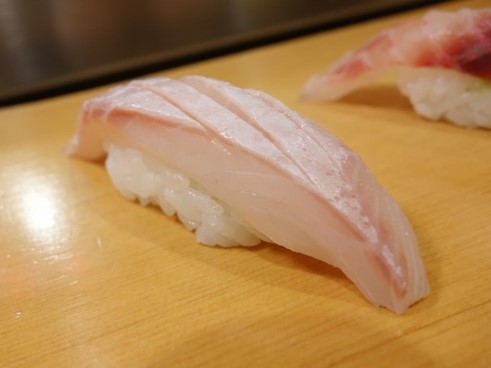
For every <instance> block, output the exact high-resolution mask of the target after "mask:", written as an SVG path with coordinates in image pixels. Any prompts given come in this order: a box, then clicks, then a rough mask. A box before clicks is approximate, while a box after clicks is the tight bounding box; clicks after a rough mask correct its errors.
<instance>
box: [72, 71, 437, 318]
mask: <svg viewBox="0 0 491 368" xmlns="http://www.w3.org/2000/svg"><path fill="white" fill-rule="evenodd" d="M66 153H67V154H69V155H73V156H77V157H80V158H83V159H88V160H96V159H101V158H104V157H106V168H107V171H108V173H109V176H110V178H111V180H112V182H113V183H114V185H115V187H116V188H117V189H118V190H119V191H120V192H121V194H122V195H123V196H124V197H126V198H128V199H130V200H136V199H138V200H139V201H140V202H141V203H142V204H143V205H147V204H153V205H156V206H159V207H160V208H161V209H162V210H163V212H164V213H165V214H167V215H168V216H174V215H175V216H177V218H178V219H179V220H180V221H181V222H182V223H183V224H184V225H185V227H186V228H187V229H189V230H191V231H195V235H196V239H197V241H198V242H200V243H203V244H208V245H220V246H234V245H246V246H253V245H256V244H259V243H260V242H262V241H265V242H270V243H276V244H279V245H281V246H284V247H286V248H288V249H290V250H292V251H294V252H299V253H303V254H306V255H308V256H311V257H314V258H317V259H320V260H322V261H324V262H327V263H329V264H331V265H333V266H335V267H339V268H340V269H341V270H342V271H343V272H344V273H345V274H346V275H347V276H348V277H349V278H350V279H351V280H352V281H353V282H354V283H355V284H356V285H357V286H358V288H359V289H360V291H361V292H362V293H363V294H364V295H365V296H366V298H367V299H368V300H369V301H370V302H372V303H373V304H375V305H377V306H383V307H386V308H388V309H390V310H392V311H394V312H395V313H403V312H404V311H405V310H406V309H407V308H408V307H409V306H410V305H411V304H413V303H415V302H417V301H418V300H420V299H421V298H423V297H425V296H426V295H427V294H428V292H429V287H428V282H427V278H426V274H425V270H424V266H423V263H422V260H421V256H420V253H419V247H418V242H417V239H416V236H415V234H414V231H413V229H412V228H411V225H410V224H409V222H408V220H407V218H406V216H405V215H404V213H403V212H402V210H401V209H400V207H399V206H398V205H397V203H396V202H395V201H394V199H393V198H392V197H391V196H390V195H389V194H388V193H387V192H386V191H385V190H384V189H383V188H382V187H381V186H380V185H379V184H378V183H377V182H376V180H375V178H374V177H373V175H372V174H371V173H370V172H369V170H368V169H367V167H366V166H365V164H364V163H363V162H362V160H361V158H360V157H359V156H358V155H357V154H356V153H354V152H353V151H352V150H350V149H349V148H348V147H346V146H345V145H344V144H343V143H342V142H341V140H340V139H339V138H337V137H335V136H333V135H332V134H330V133H328V132H327V131H325V130H324V129H322V128H320V127H319V126H317V125H314V124H313V123H311V122H309V121H308V120H307V119H305V118H304V117H302V116H301V115H299V114H297V113H296V112H294V111H292V110H290V109H289V108H287V107H286V106H285V105H284V104H283V103H281V102H280V101H278V100H276V99H275V98H273V97H271V96H269V95H267V94H265V93H263V92H260V91H256V90H249V89H241V88H239V87H235V86H233V85H231V84H229V83H227V82H223V81H218V80H214V79H210V78H206V77H200V76H188V77H184V78H181V79H168V78H151V79H143V80H136V81H132V82H130V83H128V84H125V85H121V86H118V87H115V88H114V89H111V90H109V91H108V92H106V93H104V94H102V95H100V96H97V97H94V98H92V99H90V100H88V101H86V102H85V103H84V105H83V107H82V109H81V113H80V117H79V121H78V125H77V128H76V132H75V134H74V136H73V138H72V140H71V141H70V143H69V144H68V145H67V147H66Z"/></svg>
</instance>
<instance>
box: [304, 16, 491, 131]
mask: <svg viewBox="0 0 491 368" xmlns="http://www.w3.org/2000/svg"><path fill="white" fill-rule="evenodd" d="M392 68H398V81H397V84H398V86H399V89H400V90H401V92H402V93H403V94H404V95H406V96H407V97H408V98H409V99H410V101H411V103H412V105H413V107H414V109H415V110H416V112H417V113H419V114H420V115H422V116H424V117H426V118H428V119H432V120H437V119H446V120H449V121H451V122H453V123H455V124H458V125H462V126H468V127H484V128H491V103H490V101H491V9H483V10H472V9H461V10H459V11H455V12H443V11H430V12H428V13H427V14H426V15H425V16H424V17H422V18H419V19H411V20H409V21H406V22H404V23H401V24H398V25H396V26H393V27H391V28H388V29H386V30H384V31H383V32H381V33H379V34H377V35H376V36H375V37H373V38H372V39H371V40H369V41H368V42H367V43H366V44H365V45H363V46H362V47H361V48H359V49H358V50H356V51H353V52H351V53H349V54H347V55H346V56H345V57H344V58H342V59H341V60H339V61H338V62H337V63H335V64H334V65H332V66H330V67H329V68H328V69H326V70H325V71H324V72H322V73H321V74H319V75H316V76H314V77H312V78H311V79H310V80H309V81H308V82H307V83H306V84H305V85H304V87H303V90H302V98H303V99H304V100H308V101H332V100H336V99H338V98H341V97H343V96H344V95H346V94H348V93H350V92H352V91H354V90H356V89H358V88H361V87H364V86H366V85H368V84H370V83H371V82H373V81H374V80H375V79H377V78H378V77H380V76H381V75H382V74H384V73H385V72H387V71H389V70H390V69H392Z"/></svg>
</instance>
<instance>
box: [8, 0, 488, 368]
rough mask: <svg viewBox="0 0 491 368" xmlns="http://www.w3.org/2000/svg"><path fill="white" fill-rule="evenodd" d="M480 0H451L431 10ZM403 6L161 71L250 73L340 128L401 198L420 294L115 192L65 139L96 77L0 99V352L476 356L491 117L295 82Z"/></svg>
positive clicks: (92, 360) (480, 348)
mask: <svg viewBox="0 0 491 368" xmlns="http://www.w3.org/2000/svg"><path fill="white" fill-rule="evenodd" d="M462 6H471V7H484V6H491V2H490V1H468V2H453V3H447V4H445V5H441V6H440V8H447V9H451V8H453V9H455V8H459V7H462ZM417 14H421V11H418V12H413V13H407V14H403V15H400V16H396V17H391V18H386V19H382V20H379V21H373V22H369V23H364V24H359V25H356V26H353V27H348V28H344V29H340V30H336V31H332V32H327V33H322V34H318V35H314V36H310V37H305V38H301V39H297V40H294V41H289V42H285V43H280V44H277V45H273V46H268V47H264V48H260V49H256V50H252V51H248V52H243V53H239V54H235V55H231V56H227V57H222V58H218V59H215V60H211V61H207V62H203V63H199V64H195V65H190V66H185V67H182V68H178V69H175V70H171V71H166V72H163V73H161V74H162V75H167V76H173V77H177V76H181V75H185V74H204V75H208V76H211V77H216V78H220V79H225V80H228V81H230V82H232V83H235V84H237V85H240V86H242V87H253V88H258V89H262V90H264V91H266V92H268V93H271V94H273V95H274V96H276V97H278V98H280V99H281V100H283V101H284V102H285V103H287V104H288V105H289V106H291V107H292V108H293V109H295V110H298V111H299V112H301V113H302V114H304V115H305V116H307V117H309V118H310V119H312V120H313V121H315V122H317V123H319V124H320V125H322V126H324V127H325V128H327V129H329V130H331V131H332V132H334V133H335V134H337V135H339V136H340V137H342V138H343V139H344V140H345V141H346V143H347V144H348V145H349V146H351V147H352V148H353V149H355V150H356V151H358V152H359V153H360V154H361V156H362V157H363V158H364V160H365V161H366V163H367V165H368V166H369V167H370V168H371V169H372V170H373V172H374V173H375V175H376V176H377V177H378V179H379V181H380V182H381V183H382V184H383V185H384V186H385V187H386V188H387V189H388V191H389V192H391V193H392V194H393V196H394V197H395V198H396V199H397V200H398V202H399V203H400V204H401V206H402V207H403V208H404V210H405V212H406V213H407V215H408V217H409V219H410V221H411V223H412V224H413V225H414V228H415V230H416V233H417V234H418V237H419V239H420V242H421V252H422V256H423V259H424V262H425V265H426V268H427V271H428V277H429V281H430V284H431V288H432V292H431V294H430V296H429V297H428V298H427V299H425V300H423V301H422V302H420V303H418V304H417V305H415V306H413V307H412V308H411V309H410V310H409V311H408V313H407V314H405V315H403V316H396V315H394V314H392V313H390V312H388V311H386V310H384V309H378V308H375V307H373V306H371V305H370V304H369V303H368V302H367V301H366V300H365V299H364V298H363V297H362V296H361V295H360V294H359V292H358V291H357V290H356V288H355V287H354V286H353V285H352V284H351V283H350V282H349V280H347V279H346V278H345V277H344V276H343V275H342V274H341V273H340V272H339V271H337V270H335V269H333V268H332V267H330V266H328V265H325V264H323V263H321V262H318V261H316V260H313V259H310V258H308V257H304V256H301V255H298V254H293V253H291V252H288V251H286V250H284V249H282V248H280V247H277V246H270V245H262V246H258V247H256V248H252V249H251V248H247V249H239V248H237V249H220V248H210V247H205V246H201V245H197V244H196V243H195V241H194V236H193V234H191V233H189V232H187V231H186V230H185V229H184V228H183V226H181V225H180V224H179V223H177V222H176V221H174V220H170V219H168V218H166V217H164V216H163V215H162V214H161V213H160V212H159V211H157V210H154V209H151V208H143V207H140V206H139V205H137V204H134V203H130V202H128V201H126V200H124V199H123V198H122V197H121V196H120V195H119V194H118V193H117V192H116V191H115V189H114V188H113V187H112V185H111V184H110V182H109V180H108V177H107V175H106V173H105V170H104V168H103V166H102V165H100V164H94V163H88V162H83V161H79V160H75V159H69V158H67V157H65V156H64V155H63V154H62V148H63V145H64V144H65V143H66V142H67V141H68V139H69V137H70V135H71V134H72V132H73V128H74V124H75V119H76V115H77V112H78V110H79V108H80V105H81V103H82V101H83V100H85V99H86V98H88V97H90V96H93V95H95V94H96V93H99V92H101V91H102V90H105V88H102V89H96V90H91V91H86V92H82V93H76V94H73V95H67V96H63V97H60V98H54V99H51V100H46V101H42V102H36V103H30V104H26V105H22V106H16V107H11V108H4V109H2V110H1V111H0V168H1V169H0V366H1V367H33V366H41V367H203V366H213V367H222V366H232V367H242V366H243V367H252V366H261V367H277V366H281V367H307V366H314V367H328V366H329V367H341V366H342V367H368V366H370V367H372V366H373V367H391V366H393V365H396V366H398V367H467V366H472V367H489V366H491V348H490V346H491V225H490V223H491V165H490V159H491V131H485V130H467V129H461V128H457V127H454V126H452V125H450V124H448V123H443V122H438V123H434V122H433V123H430V122H426V121H424V120H423V119H421V118H419V117H417V116H416V115H415V114H414V113H413V112H412V111H411V108H410V106H409V104H408V102H407V101H406V100H405V99H404V98H403V97H401V95H400V94H399V93H398V92H397V91H396V89H395V88H394V86H393V85H392V83H391V82H392V80H391V78H390V76H388V77H386V78H384V79H382V80H381V81H380V82H378V83H376V84H375V85H374V86H372V87H370V88H367V89H364V90H362V91H359V92H356V93H355V94H353V95H352V96H350V97H347V98H345V99H343V100H342V101H340V102H338V103H333V104H320V105H310V104H305V103H301V102H299V100H298V92H299V88H300V86H301V85H302V83H303V82H304V81H305V80H306V79H307V78H308V77H309V76H310V75H311V74H313V73H315V72H318V71H319V70H321V69H322V68H323V67H325V66H326V65H327V64H328V63H330V62H332V61H334V60H335V59H336V58H337V57H339V56H340V55H342V54H343V53H344V52H346V51H347V50H349V49H352V48H355V47H356V46H358V45H359V44H360V43H361V42H362V41H364V40H365V39H366V38H367V37H368V36H370V35H372V34H374V33H375V32H377V31H379V30H381V29H382V28H383V27H385V26H387V25H389V24H393V23H394V22H396V21H399V20H401V19H404V18H407V17H409V16H414V15H417Z"/></svg>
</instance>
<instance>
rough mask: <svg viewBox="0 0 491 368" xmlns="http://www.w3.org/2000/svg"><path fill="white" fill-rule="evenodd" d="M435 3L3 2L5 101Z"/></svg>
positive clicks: (0, 95) (0, 37) (0, 84)
mask: <svg viewBox="0 0 491 368" xmlns="http://www.w3.org/2000/svg"><path fill="white" fill-rule="evenodd" d="M435 2H436V1H428V0H427V1H424V0H370V1H357V0H303V1H300V0H281V1H280V0H269V1H268V0H235V1H233V0H179V1H177V0H174V1H171V0H127V1H122V0H70V1H67V0H1V1H0V55H1V58H0V106H2V105H7V104H13V103H18V102H24V101H29V100H34V99H39V98H43V97H47V96H52V95H56V94H60V93H66V92H70V91H73V90H77V89H82V88H86V87H90V86H94V85H98V84H102V83H107V82H111V81H116V80H119V79H122V78H128V77H136V76H138V75H142V74H144V73H149V72H152V71H157V70H162V69H165V68H169V67H172V66H176V65H180V64H185V63H188V62H193V61H197V60H201V59H205V58H208V57H212V56H216V55H219V54H224V53H228V52H233V51H237V50H241V49H245V48H249V47H254V46H257V45H261V44H266V43H270V42H275V41H279V40H283V39H287V38H291V37H295V36H299V35H303V34H307V33H309V32H315V31H320V30H324V29H329V28H333V27H336V26H341V25H345V24H349V23H352V22H356V21H360V20H365V19H369V18H373V17H376V16H380V15H384V14H389V13H393V12H397V11H401V10H405V9H409V8H411V7H416V6H420V5H428V4H430V3H435Z"/></svg>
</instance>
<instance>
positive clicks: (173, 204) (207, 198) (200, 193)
mask: <svg viewBox="0 0 491 368" xmlns="http://www.w3.org/2000/svg"><path fill="white" fill-rule="evenodd" d="M107 152H108V156H107V159H106V169H107V171H108V173H109V176H110V178H111V181H112V182H113V184H114V186H115V187H116V188H117V189H118V191H119V192H120V193H121V194H122V195H123V197H125V198H127V199H129V200H135V199H137V200H139V202H140V204H142V205H143V206H147V205H149V204H152V205H155V206H158V207H160V208H161V209H162V211H163V212H164V213H165V214H166V215H167V216H169V217H172V216H174V215H175V216H177V218H178V219H179V220H180V221H181V222H182V223H183V224H184V226H185V227H186V228H187V229H188V230H190V231H195V232H196V240H197V241H198V242H199V243H201V244H205V245H220V246H224V247H227V246H236V245H246V246H253V245H257V244H259V243H260V242H261V241H262V240H265V241H267V240H268V238H267V237H266V236H265V235H263V234H259V233H258V232H257V231H254V230H253V229H252V228H251V227H250V226H247V225H246V224H244V222H243V221H241V219H240V218H239V217H238V215H237V214H235V213H233V211H232V210H231V209H230V208H229V207H228V206H227V205H226V204H225V203H223V202H221V201H220V200H219V199H217V198H214V197H212V196H211V195H210V194H209V193H207V192H206V191H205V190H204V189H203V188H202V187H200V186H199V185H198V184H197V183H195V182H193V181H192V180H190V179H189V177H187V176H186V175H184V174H183V173H181V172H180V171H178V170H176V169H173V168H171V167H168V166H166V165H164V164H163V163H162V162H161V161H159V160H157V159H154V158H152V157H150V156H148V155H145V154H144V153H142V152H141V151H138V150H136V149H132V148H122V147H119V146H117V145H108V147H107Z"/></svg>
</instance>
